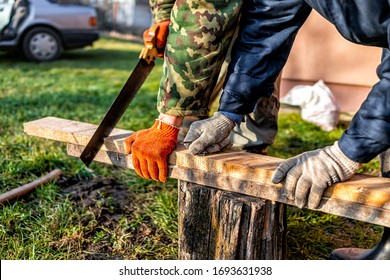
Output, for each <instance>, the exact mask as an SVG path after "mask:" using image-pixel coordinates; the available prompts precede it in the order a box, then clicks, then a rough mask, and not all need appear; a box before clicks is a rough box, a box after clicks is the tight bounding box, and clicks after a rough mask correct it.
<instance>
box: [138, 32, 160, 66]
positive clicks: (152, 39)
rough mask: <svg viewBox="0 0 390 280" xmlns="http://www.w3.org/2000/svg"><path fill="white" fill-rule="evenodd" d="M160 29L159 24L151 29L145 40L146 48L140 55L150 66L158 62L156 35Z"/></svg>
mask: <svg viewBox="0 0 390 280" xmlns="http://www.w3.org/2000/svg"><path fill="white" fill-rule="evenodd" d="M158 29H159V26H158V24H155V25H153V26H152V27H150V29H149V32H148V36H146V38H145V39H144V42H145V47H143V48H142V50H141V53H140V55H139V58H140V59H144V60H145V61H146V62H147V63H148V64H149V65H150V64H151V63H152V62H154V61H155V60H156V57H157V54H158V53H157V47H156V34H157V31H158Z"/></svg>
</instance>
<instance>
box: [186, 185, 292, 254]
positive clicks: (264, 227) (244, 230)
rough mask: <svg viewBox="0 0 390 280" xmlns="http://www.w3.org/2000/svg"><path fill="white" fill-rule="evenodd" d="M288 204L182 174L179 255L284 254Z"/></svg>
mask: <svg viewBox="0 0 390 280" xmlns="http://www.w3.org/2000/svg"><path fill="white" fill-rule="evenodd" d="M285 210H286V205H285V204H282V203H277V202H272V201H270V200H265V199H260V198H254V197H250V196H246V195H241V194H237V193H233V192H227V191H222V190H218V189H214V188H212V187H207V186H202V185H198V184H195V183H191V182H186V181H180V180H179V258H180V259H184V260H207V259H223V260H237V259H238V260H279V259H285V252H286V250H285V248H286V244H285V243H286V242H285V241H286V211H285Z"/></svg>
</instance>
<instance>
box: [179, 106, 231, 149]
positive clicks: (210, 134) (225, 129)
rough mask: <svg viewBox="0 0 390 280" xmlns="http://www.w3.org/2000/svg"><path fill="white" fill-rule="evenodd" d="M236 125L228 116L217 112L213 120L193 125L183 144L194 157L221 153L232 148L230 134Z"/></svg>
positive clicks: (197, 122)
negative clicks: (202, 154)
mask: <svg viewBox="0 0 390 280" xmlns="http://www.w3.org/2000/svg"><path fill="white" fill-rule="evenodd" d="M235 125H236V124H235V123H234V122H233V121H232V120H231V119H229V118H228V117H227V116H225V115H223V114H221V113H219V112H216V113H214V116H213V117H212V118H209V119H205V120H201V121H196V122H194V123H193V124H191V126H190V130H189V131H188V133H187V136H186V137H185V138H184V141H183V144H184V145H185V146H186V147H187V148H188V149H189V151H190V153H191V154H193V155H197V154H200V153H215V152H219V151H221V150H223V149H225V148H229V147H231V145H232V143H231V141H230V139H229V134H230V132H231V131H232V129H233V128H234V126H235Z"/></svg>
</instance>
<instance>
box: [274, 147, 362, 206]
mask: <svg viewBox="0 0 390 280" xmlns="http://www.w3.org/2000/svg"><path fill="white" fill-rule="evenodd" d="M360 165H361V164H360V163H358V162H354V161H352V160H350V159H349V158H347V157H346V156H345V155H344V154H343V152H342V151H341V150H340V148H339V146H338V142H337V141H336V142H335V143H334V144H333V145H332V146H328V147H325V148H323V149H318V150H315V151H310V152H306V153H303V154H300V155H298V156H296V157H293V158H290V159H287V160H286V161H284V162H282V163H281V164H280V165H279V166H278V168H277V169H276V170H275V172H274V174H273V176H272V182H273V183H274V184H277V183H280V182H281V181H283V180H284V179H285V184H284V188H285V189H286V192H287V196H288V198H289V199H292V200H294V197H295V204H296V205H297V206H298V207H300V208H302V207H304V206H305V205H306V202H307V201H308V207H309V208H316V207H318V205H319V203H320V201H321V197H322V195H323V194H324V192H325V190H326V188H328V187H329V186H331V185H333V184H335V183H338V182H342V181H345V180H347V179H349V178H351V177H352V175H353V174H355V173H356V171H357V170H358V169H359V167H360Z"/></svg>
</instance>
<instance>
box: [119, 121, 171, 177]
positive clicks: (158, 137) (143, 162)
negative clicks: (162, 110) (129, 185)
mask: <svg viewBox="0 0 390 280" xmlns="http://www.w3.org/2000/svg"><path fill="white" fill-rule="evenodd" d="M178 133H179V128H178V127H175V126H173V125H170V124H167V123H164V122H162V121H160V120H156V122H155V123H154V125H153V126H152V127H151V128H148V129H144V130H140V131H138V132H136V133H134V134H132V135H131V136H130V137H128V138H126V139H125V147H126V153H127V154H132V160H133V165H134V168H135V171H136V172H137V174H138V175H139V176H141V177H143V178H146V179H153V180H156V181H161V182H166V181H167V177H168V156H169V155H170V154H171V153H172V152H173V150H174V149H175V147H176V143H177V135H178Z"/></svg>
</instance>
